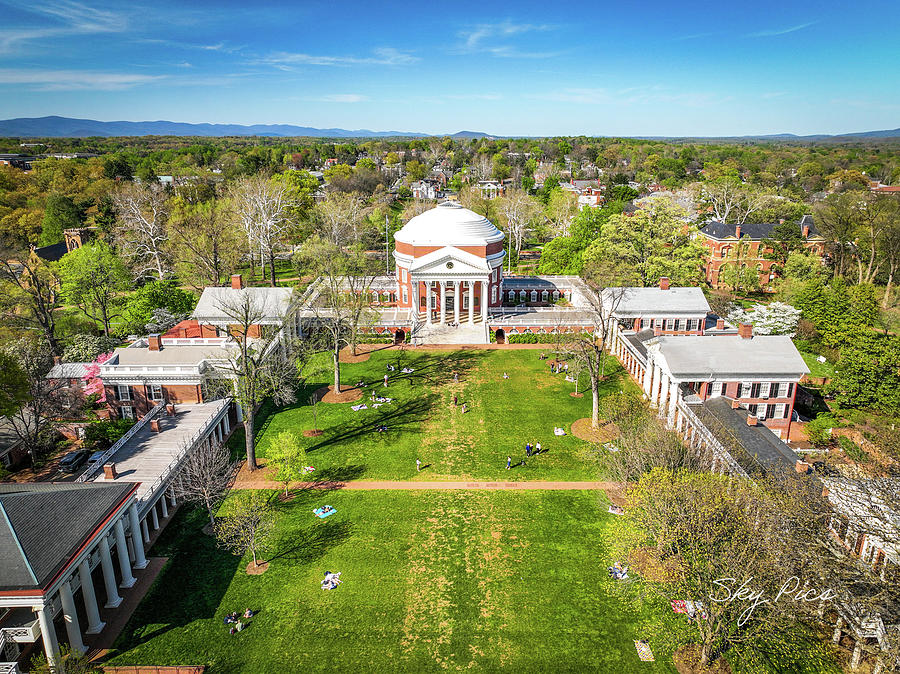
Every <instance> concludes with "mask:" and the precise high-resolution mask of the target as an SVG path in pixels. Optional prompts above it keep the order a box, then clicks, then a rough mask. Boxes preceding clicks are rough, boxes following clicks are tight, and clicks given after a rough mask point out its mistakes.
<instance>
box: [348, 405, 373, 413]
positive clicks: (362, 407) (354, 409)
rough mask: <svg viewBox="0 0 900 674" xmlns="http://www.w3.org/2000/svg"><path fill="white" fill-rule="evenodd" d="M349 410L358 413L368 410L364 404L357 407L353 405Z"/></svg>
mask: <svg viewBox="0 0 900 674" xmlns="http://www.w3.org/2000/svg"><path fill="white" fill-rule="evenodd" d="M350 409H351V410H353V411H354V412H359V411H360V410H367V409H369V406H368V405H366V404H364V403H360V404H359V405H354V406H353V407H351V408H350Z"/></svg>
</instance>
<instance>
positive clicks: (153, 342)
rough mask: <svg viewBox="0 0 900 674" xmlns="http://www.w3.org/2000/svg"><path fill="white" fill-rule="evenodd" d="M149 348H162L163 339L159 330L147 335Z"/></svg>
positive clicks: (155, 349)
mask: <svg viewBox="0 0 900 674" xmlns="http://www.w3.org/2000/svg"><path fill="white" fill-rule="evenodd" d="M147 348H148V349H150V351H160V350H161V349H162V339H161V338H160V336H159V333H158V332H157V333H155V334H152V335H150V336H149V337H147Z"/></svg>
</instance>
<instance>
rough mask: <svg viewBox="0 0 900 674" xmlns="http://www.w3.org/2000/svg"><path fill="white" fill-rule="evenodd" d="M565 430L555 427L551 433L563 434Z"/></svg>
mask: <svg viewBox="0 0 900 674" xmlns="http://www.w3.org/2000/svg"><path fill="white" fill-rule="evenodd" d="M565 434H566V431H565V429H563V428H559V427H555V428H554V429H553V435H565Z"/></svg>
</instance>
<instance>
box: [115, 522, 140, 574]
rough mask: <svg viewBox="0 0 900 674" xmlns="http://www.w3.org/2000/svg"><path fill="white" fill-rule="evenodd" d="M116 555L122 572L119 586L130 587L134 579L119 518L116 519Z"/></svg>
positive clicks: (123, 529) (123, 530) (123, 528)
mask: <svg viewBox="0 0 900 674" xmlns="http://www.w3.org/2000/svg"><path fill="white" fill-rule="evenodd" d="M114 528H115V531H116V557H118V558H119V571H121V572H122V582H121V583H120V586H121V587H131V586H132V585H134V584H135V582H136V580H135V578H134V576H133V575H131V560H130V559H128V544H127V543H126V542H125V527H123V526H122V520H121V518H120V519H118V520H116V525H115V527H114Z"/></svg>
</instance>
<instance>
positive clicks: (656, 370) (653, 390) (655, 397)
mask: <svg viewBox="0 0 900 674" xmlns="http://www.w3.org/2000/svg"><path fill="white" fill-rule="evenodd" d="M661 377H662V370H661V369H660V367H659V366H658V365H657V364H656V363H653V370H652V371H651V372H650V406H651V407H656V406H657V405H658V404H659V382H660V378H661Z"/></svg>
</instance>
